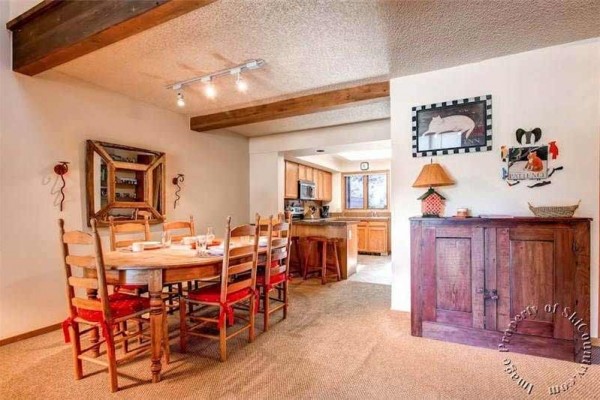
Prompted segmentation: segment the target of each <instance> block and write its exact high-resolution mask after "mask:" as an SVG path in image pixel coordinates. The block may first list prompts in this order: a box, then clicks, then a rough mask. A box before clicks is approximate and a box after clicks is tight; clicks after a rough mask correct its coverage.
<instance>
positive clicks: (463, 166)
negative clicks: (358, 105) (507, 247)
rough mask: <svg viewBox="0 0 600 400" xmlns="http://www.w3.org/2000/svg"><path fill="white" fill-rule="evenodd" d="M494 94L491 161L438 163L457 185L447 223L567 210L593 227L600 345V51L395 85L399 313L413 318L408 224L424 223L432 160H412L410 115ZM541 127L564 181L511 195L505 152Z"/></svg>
mask: <svg viewBox="0 0 600 400" xmlns="http://www.w3.org/2000/svg"><path fill="white" fill-rule="evenodd" d="M486 94H491V95H492V96H493V142H494V148H493V151H492V152H484V153H479V154H464V155H448V156H440V157H436V161H438V162H440V163H441V164H442V165H443V166H444V167H446V168H447V170H448V171H449V172H450V173H451V175H452V176H453V177H454V178H455V179H456V181H457V184H456V185H455V186H452V187H447V188H442V193H443V194H444V195H446V196H447V198H448V201H447V203H446V214H447V215H451V214H453V213H454V212H455V211H456V208H457V207H461V206H465V207H469V208H470V209H471V210H472V212H473V214H474V215H477V214H493V213H495V214H514V215H531V214H530V211H529V210H528V208H527V202H528V201H529V202H531V203H532V204H534V205H569V204H575V203H577V201H579V200H580V199H581V201H582V202H581V207H580V208H579V210H578V211H577V214H576V215H577V216H583V217H592V218H594V222H593V223H592V239H591V240H592V253H591V261H592V274H591V291H592V298H591V302H592V321H591V324H592V335H593V336H596V337H597V336H598V329H597V328H598V220H599V215H598V201H599V196H598V191H599V171H600V165H599V160H600V152H599V146H600V140H599V137H600V102H599V97H600V96H599V94H600V41H599V40H598V39H595V40H588V41H583V42H577V43H572V44H567V45H562V46H556V47H550V48H545V49H541V50H536V51H531V52H527V53H521V54H516V55H512V56H507V57H501V58H495V59H491V60H487V61H484V62H480V63H476V64H469V65H464V66H460V67H456V68H450V69H445V70H440V71H434V72H430V73H425V74H419V75H413V76H407V77H403V78H397V79H393V80H392V81H391V110H392V116H391V128H392V132H391V136H392V152H393V160H392V170H393V171H394V174H393V176H392V188H393V193H392V194H393V199H394V200H393V210H392V212H393V215H394V218H393V231H392V236H393V237H394V238H395V240H394V242H393V244H392V260H393V271H394V282H393V290H392V307H393V308H394V309H399V310H405V311H408V310H410V247H409V246H410V245H409V222H408V218H409V217H411V216H416V215H419V213H420V204H419V202H418V201H417V200H416V199H417V197H418V196H419V195H420V194H421V193H422V192H423V190H422V189H413V188H412V187H411V185H412V183H413V182H414V180H415V178H416V176H417V175H418V173H419V171H420V169H421V167H422V165H423V164H425V163H428V162H429V159H427V158H416V159H415V158H412V155H411V107H412V106H418V105H423V104H431V103H435V102H440V101H446V100H452V99H460V98H465V97H473V96H479V95H486ZM534 127H540V128H542V131H543V137H542V140H543V141H544V142H548V141H550V140H557V143H558V145H559V147H560V156H559V159H558V165H564V167H565V171H562V172H557V173H556V174H555V175H554V176H553V177H552V184H551V185H549V186H545V187H541V188H536V189H529V188H527V187H526V185H525V184H520V185H518V186H514V187H512V188H509V187H508V186H507V184H506V183H505V182H504V181H502V180H501V179H500V168H501V166H502V163H501V161H500V158H499V149H500V146H501V145H516V144H517V143H516V139H515V135H514V132H515V130H516V129H518V128H534Z"/></svg>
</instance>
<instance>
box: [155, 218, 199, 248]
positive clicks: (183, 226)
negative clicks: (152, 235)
mask: <svg viewBox="0 0 600 400" xmlns="http://www.w3.org/2000/svg"><path fill="white" fill-rule="evenodd" d="M163 232H168V233H169V234H170V235H171V241H173V242H181V240H183V238H184V237H186V236H196V227H195V226H194V217H193V216H191V215H190V220H189V221H171V222H165V223H163ZM173 232H177V233H173Z"/></svg>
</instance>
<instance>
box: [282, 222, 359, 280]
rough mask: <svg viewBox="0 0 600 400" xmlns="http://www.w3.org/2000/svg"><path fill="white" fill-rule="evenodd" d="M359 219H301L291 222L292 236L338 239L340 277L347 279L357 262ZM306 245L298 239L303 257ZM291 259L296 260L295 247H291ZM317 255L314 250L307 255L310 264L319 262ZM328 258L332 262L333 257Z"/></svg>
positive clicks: (354, 269)
mask: <svg viewBox="0 0 600 400" xmlns="http://www.w3.org/2000/svg"><path fill="white" fill-rule="evenodd" d="M358 223H359V221H349V220H345V219H338V218H323V219H303V220H294V221H293V222H292V236H298V237H300V238H305V237H308V236H322V237H326V238H337V239H340V243H339V244H338V259H339V262H340V271H341V274H342V279H347V278H348V277H349V276H351V275H352V274H354V273H356V265H357V263H358V236H357V227H358ZM306 251H307V246H306V243H305V241H304V240H302V239H301V240H300V253H301V257H303V258H304V257H305V255H306ZM291 256H292V260H296V261H298V260H299V258H298V254H296V249H295V248H292V255H291ZM318 257H319V255H318V254H317V251H316V250H314V251H313V252H312V254H310V257H309V264H310V265H318V264H320V261H319V258H318ZM327 258H328V260H330V261H331V262H333V257H330V255H328V257H327Z"/></svg>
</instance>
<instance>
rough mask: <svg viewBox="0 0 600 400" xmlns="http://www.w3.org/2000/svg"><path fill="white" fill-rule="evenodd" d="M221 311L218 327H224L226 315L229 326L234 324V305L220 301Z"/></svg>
mask: <svg viewBox="0 0 600 400" xmlns="http://www.w3.org/2000/svg"><path fill="white" fill-rule="evenodd" d="M219 305H220V308H221V312H220V313H219V323H218V324H217V327H218V328H219V329H221V328H222V327H223V322H225V317H227V323H228V324H229V326H231V325H233V318H234V314H233V307H231V305H230V304H229V303H219Z"/></svg>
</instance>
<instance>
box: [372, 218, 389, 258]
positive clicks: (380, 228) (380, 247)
mask: <svg viewBox="0 0 600 400" xmlns="http://www.w3.org/2000/svg"><path fill="white" fill-rule="evenodd" d="M367 238H368V239H367V248H368V249H369V251H370V252H372V253H381V254H387V252H388V224H387V222H369V226H368V236H367Z"/></svg>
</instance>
